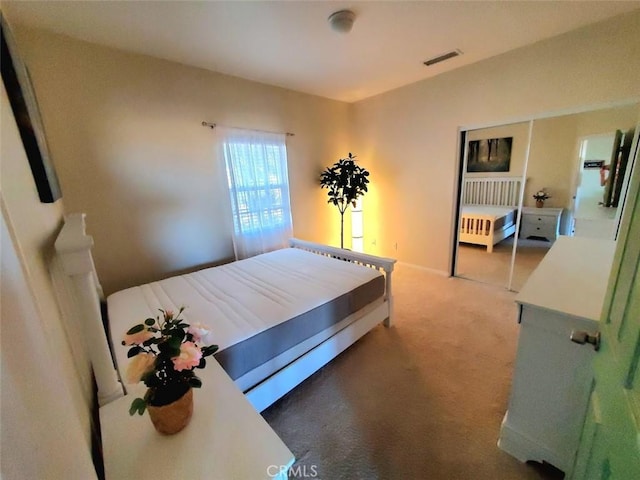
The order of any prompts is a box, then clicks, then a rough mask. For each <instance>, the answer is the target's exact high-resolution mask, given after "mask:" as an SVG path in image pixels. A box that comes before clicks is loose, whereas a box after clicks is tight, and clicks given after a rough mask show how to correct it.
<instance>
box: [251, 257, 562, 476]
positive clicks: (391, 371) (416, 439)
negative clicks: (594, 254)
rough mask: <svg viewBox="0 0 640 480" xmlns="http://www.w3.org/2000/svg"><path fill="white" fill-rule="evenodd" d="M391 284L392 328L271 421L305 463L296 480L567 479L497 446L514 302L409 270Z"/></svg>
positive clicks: (270, 413) (269, 416)
mask: <svg viewBox="0 0 640 480" xmlns="http://www.w3.org/2000/svg"><path fill="white" fill-rule="evenodd" d="M394 282H395V283H394V292H395V300H396V303H395V309H396V310H395V319H394V325H393V327H391V328H389V329H387V328H384V327H383V326H381V325H380V326H377V327H376V328H374V329H373V330H372V331H371V332H370V333H368V334H367V335H365V336H364V337H363V338H362V339H361V340H360V341H358V342H357V343H356V344H355V345H353V346H352V347H350V348H349V349H348V350H347V351H345V352H344V353H343V354H341V355H340V356H339V357H338V358H336V359H335V360H333V361H332V362H331V363H330V364H329V365H327V366H326V367H324V368H323V369H322V370H320V371H319V372H317V373H316V374H315V375H313V376H312V377H310V378H309V379H308V380H306V381H305V382H304V383H303V384H301V385H300V386H299V387H297V388H296V389H295V390H294V391H293V392H291V393H289V394H288V395H287V396H285V397H284V398H283V399H281V400H280V401H278V402H277V403H276V404H274V405H273V406H272V407H270V408H269V409H267V410H266V411H265V412H264V413H263V415H264V418H265V419H266V420H267V422H268V423H269V424H270V425H271V426H272V428H273V429H274V430H275V431H276V432H277V433H278V435H279V436H280V438H282V440H283V441H284V442H285V443H286V444H287V445H288V447H289V448H290V449H291V451H292V452H293V453H294V455H295V457H296V459H297V461H296V464H295V465H294V470H293V473H295V475H294V474H292V475H291V477H290V478H315V479H319V480H337V479H367V480H374V479H434V480H439V479H443V480H446V479H470V480H471V479H473V480H482V479H487V480H489V479H491V480H496V479H514V480H515V479H552V478H562V476H561V475H558V473H557V472H554V471H553V469H549V468H539V467H536V466H534V465H529V464H522V463H520V462H518V461H517V460H516V459H514V458H513V457H511V456H509V455H508V454H506V453H505V452H503V451H501V450H500V449H498V447H497V446H496V442H497V440H498V436H499V431H500V423H501V421H502V418H503V416H504V413H505V411H506V410H507V403H508V398H509V390H510V383H511V375H512V371H513V364H514V358H515V352H516V346H517V336H518V324H517V322H516V305H515V303H514V298H515V294H514V293H512V292H508V291H506V290H504V289H502V288H499V287H495V286H490V285H486V284H482V283H478V282H473V281H469V280H465V279H460V278H447V277H443V276H438V275H436V274H433V273H429V272H426V271H422V270H418V269H414V268H411V267H399V268H397V269H396V271H395V272H394ZM305 475H306V476H305Z"/></svg>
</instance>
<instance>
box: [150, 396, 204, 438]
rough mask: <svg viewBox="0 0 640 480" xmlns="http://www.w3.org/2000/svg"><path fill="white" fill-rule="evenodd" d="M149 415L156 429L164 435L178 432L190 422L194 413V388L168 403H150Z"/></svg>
mask: <svg viewBox="0 0 640 480" xmlns="http://www.w3.org/2000/svg"><path fill="white" fill-rule="evenodd" d="M147 410H148V411H149V417H150V418H151V422H152V423H153V426H154V427H155V428H156V430H157V431H158V432H160V433H162V434H163V435H173V434H174V433H178V432H179V431H180V430H182V429H183V428H184V427H186V426H187V425H188V424H189V421H190V420H191V415H192V414H193V389H191V388H190V389H189V390H187V392H186V393H185V394H184V395H183V396H182V397H180V398H179V399H177V400H176V401H175V402H172V403H170V404H168V405H162V406H160V407H155V406H153V405H148V406H147Z"/></svg>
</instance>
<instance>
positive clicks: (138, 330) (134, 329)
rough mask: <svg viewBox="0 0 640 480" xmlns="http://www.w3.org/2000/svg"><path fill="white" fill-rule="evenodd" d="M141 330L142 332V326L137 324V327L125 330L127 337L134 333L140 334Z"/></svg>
mask: <svg viewBox="0 0 640 480" xmlns="http://www.w3.org/2000/svg"><path fill="white" fill-rule="evenodd" d="M143 330H144V325H143V324H141V323H139V324H138V325H135V326H133V327H131V328H130V329H129V330H127V335H133V334H135V333H140V332H141V331H143Z"/></svg>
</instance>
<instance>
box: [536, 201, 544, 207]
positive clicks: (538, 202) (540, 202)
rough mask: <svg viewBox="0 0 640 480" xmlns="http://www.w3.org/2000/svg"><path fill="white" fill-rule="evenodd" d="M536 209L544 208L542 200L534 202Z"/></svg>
mask: <svg viewBox="0 0 640 480" xmlns="http://www.w3.org/2000/svg"><path fill="white" fill-rule="evenodd" d="M536 207H538V208H542V207H544V200H536Z"/></svg>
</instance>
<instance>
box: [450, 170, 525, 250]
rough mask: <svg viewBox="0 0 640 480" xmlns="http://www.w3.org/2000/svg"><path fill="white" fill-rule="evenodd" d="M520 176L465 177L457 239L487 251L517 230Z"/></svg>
mask: <svg viewBox="0 0 640 480" xmlns="http://www.w3.org/2000/svg"><path fill="white" fill-rule="evenodd" d="M521 182H522V179H521V177H481V178H465V180H464V183H463V190H462V206H461V208H460V223H459V235H458V240H459V241H460V242H463V243H471V244H474V245H483V246H486V247H487V252H489V253H491V252H493V246H494V245H496V244H497V243H499V242H501V241H502V240H504V239H505V238H508V237H510V236H511V235H513V234H514V233H515V232H516V225H517V210H518V208H517V205H518V203H519V200H520V188H521Z"/></svg>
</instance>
